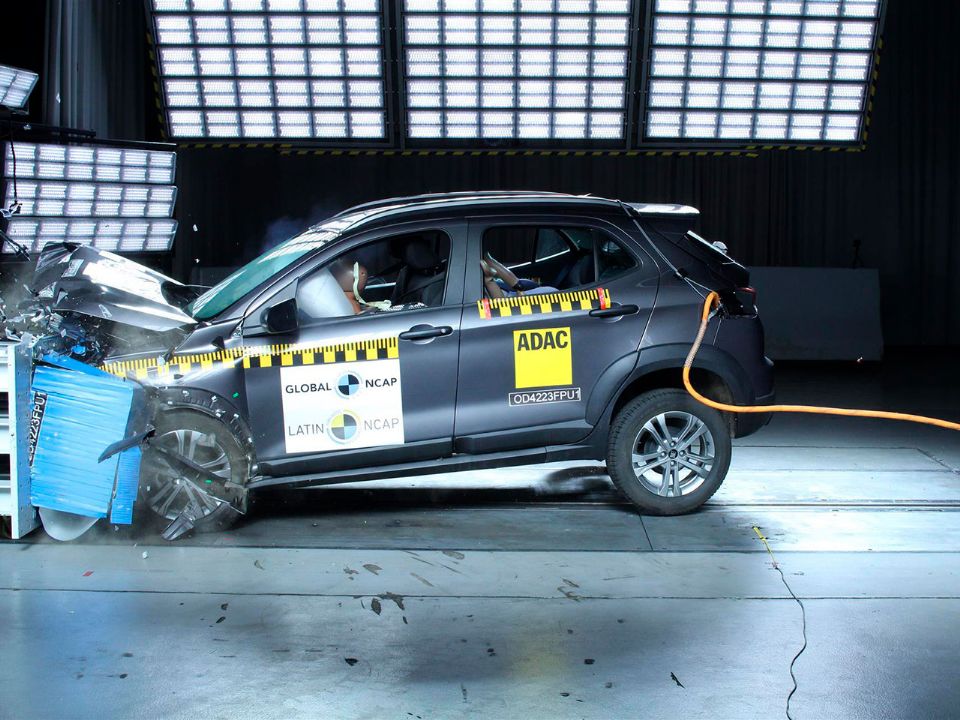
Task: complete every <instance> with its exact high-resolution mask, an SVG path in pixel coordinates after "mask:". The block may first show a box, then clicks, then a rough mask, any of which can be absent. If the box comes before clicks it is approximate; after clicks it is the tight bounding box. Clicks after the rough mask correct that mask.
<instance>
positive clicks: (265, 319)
mask: <svg viewBox="0 0 960 720" xmlns="http://www.w3.org/2000/svg"><path fill="white" fill-rule="evenodd" d="M260 323H261V325H263V327H265V328H266V329H267V332H268V333H270V334H271V335H279V334H283V333H291V332H293V331H294V330H296V329H297V327H299V325H300V322H299V320H298V317H297V299H296V298H288V299H287V300H284V301H282V302H279V303H277V304H276V305H273V306H272V307H269V308H267V309H266V310H264V311H263V315H262V316H261V319H260Z"/></svg>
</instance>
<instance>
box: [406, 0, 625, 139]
mask: <svg viewBox="0 0 960 720" xmlns="http://www.w3.org/2000/svg"><path fill="white" fill-rule="evenodd" d="M633 12H634V10H633V6H632V3H631V2H630V0H404V4H403V13H402V15H403V17H402V20H403V22H402V38H401V39H402V46H403V73H404V75H405V88H406V93H405V96H404V100H405V104H406V108H405V113H406V137H407V138H409V139H410V140H412V141H414V142H416V141H430V140H433V141H436V140H447V141H457V140H461V141H469V140H478V139H479V140H483V141H503V140H520V141H547V140H557V141H601V142H604V143H608V144H609V143H614V144H622V143H623V141H624V133H625V130H624V128H625V126H626V121H627V101H626V96H627V87H628V81H629V72H630V62H629V58H630V43H631V29H632V24H633V23H632V19H633Z"/></svg>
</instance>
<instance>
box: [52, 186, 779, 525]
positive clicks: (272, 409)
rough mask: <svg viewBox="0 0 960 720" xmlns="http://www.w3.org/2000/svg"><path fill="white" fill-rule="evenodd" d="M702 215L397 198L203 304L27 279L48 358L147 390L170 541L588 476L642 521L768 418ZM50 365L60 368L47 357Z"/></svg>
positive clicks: (135, 276)
mask: <svg viewBox="0 0 960 720" xmlns="http://www.w3.org/2000/svg"><path fill="white" fill-rule="evenodd" d="M697 219H698V214H697V211H696V210H694V209H692V208H689V207H684V206H675V205H643V204H634V203H625V202H620V201H617V200H607V199H601V198H595V197H589V196H587V197H583V196H572V195H564V194H556V193H545V192H473V193H449V194H442V195H424V196H418V197H407V198H394V199H390V200H384V201H380V202H375V203H369V204H366V205H360V206H358V207H354V208H351V209H349V210H345V211H344V212H342V213H340V214H338V215H336V216H334V217H332V218H330V219H328V220H326V221H324V222H322V223H319V224H317V225H315V226H313V227H311V228H309V229H307V230H306V231H304V232H303V233H301V234H299V235H297V236H295V237H293V238H291V239H289V240H287V241H285V242H283V243H281V244H280V245H278V246H276V247H274V248H272V249H270V250H268V251H267V252H266V253H264V254H263V255H261V256H260V257H258V258H256V259H255V260H253V261H252V262H250V263H248V264H247V265H245V266H244V267H242V268H240V269H239V270H238V271H237V272H235V273H234V274H233V275H231V276H229V277H228V278H226V279H225V280H224V281H223V282H221V283H219V284H218V285H216V286H215V287H213V288H210V289H207V290H206V291H205V292H202V294H199V292H200V291H199V290H197V289H195V288H191V287H188V286H185V285H181V284H180V283H177V282H176V281H174V280H171V279H169V278H166V277H164V276H163V275H160V274H158V273H156V272H154V271H152V270H149V269H147V268H145V267H143V266H141V265H138V264H136V263H133V262H131V261H129V260H126V259H124V258H120V257H117V256H114V255H110V254H109V253H105V252H102V251H99V250H96V249H94V248H91V247H84V246H76V245H70V244H57V245H48V246H46V248H45V249H44V251H43V252H42V253H41V256H40V259H39V261H38V265H37V271H36V277H35V281H34V287H33V289H34V291H35V294H36V297H37V298H38V299H42V301H43V302H45V303H46V306H47V309H48V310H49V311H51V312H52V313H55V314H56V315H57V317H58V318H60V326H59V327H60V331H59V334H58V335H57V336H54V337H52V338H51V339H48V342H51V343H54V344H56V343H61V344H62V345H63V347H61V348H59V350H60V351H61V352H66V353H74V354H75V356H76V354H77V353H80V359H82V360H83V361H85V362H88V363H91V364H95V365H98V366H100V367H102V368H103V369H105V370H107V371H109V372H112V373H114V374H116V375H119V376H125V377H128V378H130V379H131V380H134V381H137V382H139V383H140V384H142V385H143V386H144V387H145V388H146V389H147V392H148V394H149V396H150V398H151V412H152V415H153V417H152V420H151V424H152V427H153V428H154V431H153V433H152V435H151V437H150V438H149V439H148V440H147V447H146V450H145V453H144V461H143V465H142V468H141V481H140V493H141V502H142V503H145V504H146V505H148V506H149V507H150V508H151V509H152V510H154V511H155V512H156V513H158V514H159V515H160V516H162V517H163V518H166V520H168V521H171V525H170V527H169V528H168V530H169V531H170V534H171V535H175V534H178V533H179V532H181V531H183V530H184V529H188V528H189V527H193V526H194V525H196V526H202V525H206V526H211V527H216V526H223V525H225V524H227V523H229V522H230V521H231V520H232V519H234V518H235V517H236V516H237V514H238V513H242V512H244V511H245V509H246V506H247V498H248V494H249V493H250V492H251V491H255V490H257V489H259V488H265V487H269V486H277V485H291V486H292V485H322V484H326V483H336V482H346V481H349V482H354V481H358V480H373V479H380V478H388V477H398V476H407V475H417V474H426V473H439V472H451V471H457V470H464V469H478V468H494V467H507V466H513V465H523V464H531V463H543V462H552V461H558V460H602V461H605V462H606V464H607V468H608V470H609V473H610V476H611V477H612V479H613V481H614V483H616V486H617V487H618V488H619V489H620V490H621V492H622V493H623V494H624V495H625V496H626V497H627V498H629V499H630V500H631V501H632V502H633V503H635V504H636V506H637V507H638V508H639V509H640V510H641V511H642V512H646V513H655V514H677V513H685V512H689V511H691V510H694V509H695V508H697V507H699V506H700V505H702V504H703V503H704V502H706V500H707V499H709V498H710V496H711V495H713V493H714V492H716V490H717V488H718V487H719V486H720V484H721V482H722V481H723V479H724V476H725V475H726V473H727V469H728V467H729V464H730V455H731V438H733V437H741V436H744V435H747V434H749V433H752V432H754V431H756V430H757V429H758V428H759V427H761V426H762V425H763V424H764V423H765V422H766V421H767V419H768V417H769V416H763V415H747V416H735V415H725V414H723V413H720V412H717V411H715V410H712V409H710V408H707V407H705V406H703V405H701V404H699V403H698V402H696V401H695V400H693V399H692V398H691V397H690V396H689V395H688V394H687V393H686V392H685V391H684V390H683V386H682V382H681V368H682V365H683V361H684V358H685V356H686V354H687V352H688V351H689V349H690V344H691V342H692V341H693V339H694V336H695V334H696V331H697V328H698V323H699V318H700V310H701V307H702V304H703V301H704V298H705V297H706V294H707V293H708V292H709V291H711V290H715V291H717V292H718V293H719V294H720V295H721V297H722V299H723V302H722V308H721V310H720V312H719V313H718V314H717V315H716V316H715V317H714V318H713V319H712V320H711V324H710V327H709V331H708V333H707V336H706V338H707V339H706V341H705V342H704V345H703V348H702V349H701V350H700V352H699V355H698V356H697V360H696V364H695V367H694V371H693V376H692V377H693V383H694V385H695V386H696V387H697V388H698V389H699V390H700V391H701V392H703V393H704V394H706V395H708V396H710V397H712V398H715V399H717V400H721V401H724V402H729V403H736V404H749V405H757V404H768V403H770V402H772V400H773V373H772V363H771V362H770V361H769V360H768V359H767V358H766V357H764V352H763V328H762V325H761V323H760V319H759V317H758V314H757V309H756V305H755V295H754V292H753V290H752V289H750V288H749V287H748V284H749V274H748V273H747V271H746V270H745V269H744V268H743V267H742V266H741V265H739V264H738V263H737V262H735V261H734V260H732V259H731V258H730V257H729V255H728V254H727V253H726V248H724V247H723V246H722V245H720V244H718V243H717V244H715V243H710V242H707V241H705V240H703V239H702V238H700V237H699V236H698V235H696V233H695V232H694V229H695V228H694V225H695V223H696V221H697ZM52 349H58V348H52Z"/></svg>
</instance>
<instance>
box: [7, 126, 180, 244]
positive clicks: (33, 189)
mask: <svg viewBox="0 0 960 720" xmlns="http://www.w3.org/2000/svg"><path fill="white" fill-rule="evenodd" d="M175 171H176V153H173V152H166V151H158V150H143V149H139V148H121V147H114V146H103V145H99V146H90V145H50V144H37V143H26V142H13V143H6V144H5V146H4V164H3V175H4V179H5V193H4V198H5V207H6V208H8V209H10V210H11V211H12V213H13V215H12V217H11V219H10V221H9V223H8V226H7V234H8V235H10V237H11V238H13V239H14V240H16V241H17V242H19V243H21V244H22V245H24V246H25V247H26V248H27V250H28V251H30V252H39V251H40V250H41V249H42V247H43V245H44V244H46V243H48V242H63V241H64V240H70V241H73V242H78V243H82V244H88V245H93V246H94V247H97V248H101V249H103V250H112V251H121V252H123V251H128V252H142V251H149V250H158V251H159V250H169V249H170V247H171V245H172V243H173V238H174V235H175V233H176V229H177V222H176V221H175V220H172V219H171V217H172V215H173V208H174V203H175V202H176V197H177V188H176V187H175V186H174V185H173V182H174V175H175ZM3 251H4V252H5V253H10V252H13V248H12V247H11V246H10V245H9V244H7V245H6V246H5V247H4V249H3Z"/></svg>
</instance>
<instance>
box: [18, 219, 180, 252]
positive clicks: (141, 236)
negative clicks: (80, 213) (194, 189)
mask: <svg viewBox="0 0 960 720" xmlns="http://www.w3.org/2000/svg"><path fill="white" fill-rule="evenodd" d="M176 232H177V221H176V220H169V219H164V220H143V219H136V220H133V219H119V218H112V219H109V220H106V219H104V220H98V219H93V218H84V219H82V220H81V219H69V218H44V217H35V218H34V217H19V216H18V217H14V218H12V219H11V220H10V224H9V225H8V226H7V234H8V235H9V236H10V237H11V238H12V239H13V240H15V241H17V242H18V243H20V244H21V245H23V246H24V247H25V248H26V249H27V251H28V252H39V251H40V250H41V249H42V248H43V246H44V245H46V244H47V243H49V242H64V241H66V240H70V241H72V242H76V243H79V244H81V245H93V246H94V247H97V248H100V249H102V250H111V251H119V252H143V251H145V250H156V251H162V250H169V249H170V246H171V244H172V243H173V236H174V235H175V234H176ZM4 251H5V252H12V251H11V250H8V249H7V247H5V248H4Z"/></svg>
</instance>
